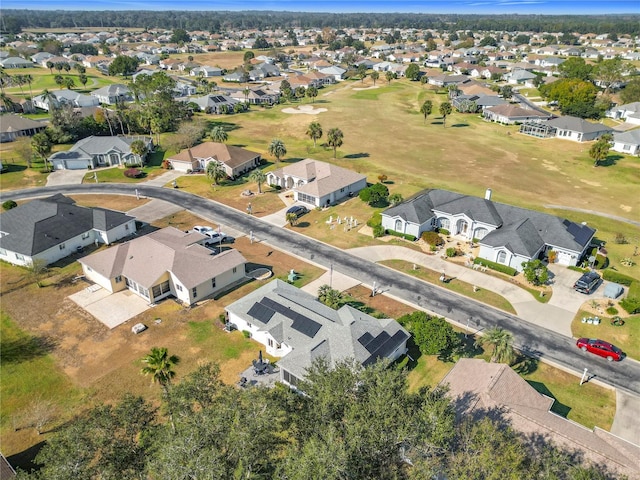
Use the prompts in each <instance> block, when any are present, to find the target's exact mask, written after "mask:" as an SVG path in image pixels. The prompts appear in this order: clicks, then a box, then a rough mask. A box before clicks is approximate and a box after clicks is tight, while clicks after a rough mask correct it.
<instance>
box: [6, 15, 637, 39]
mask: <svg viewBox="0 0 640 480" xmlns="http://www.w3.org/2000/svg"><path fill="white" fill-rule="evenodd" d="M2 17H3V18H2V21H1V22H0V29H1V30H2V32H4V33H13V34H15V33H19V32H20V31H21V30H22V29H24V28H77V27H100V28H105V27H110V28H114V27H115V28H118V27H120V28H141V27H142V28H150V29H152V28H163V29H174V28H179V29H184V30H187V31H190V30H205V31H210V32H220V31H221V30H223V29H226V30H228V29H259V30H263V29H270V28H284V29H289V28H324V27H338V26H339V27H340V28H360V29H363V30H366V29H370V28H383V27H386V28H400V29H402V28H417V29H435V30H439V31H451V32H453V31H459V30H474V31H475V30H480V31H489V30H496V31H510V32H515V31H526V32H578V33H589V32H592V33H610V32H615V33H616V34H617V35H621V34H630V35H637V34H640V15H637V14H632V13H630V14H620V15H580V16H577V15H556V16H554V15H515V14H510V15H457V14H409V13H340V14H336V13H326V12H316V13H310V12H271V11H243V12H224V11H222V12H216V11H204V12H203V11H200V12H197V11H115V10H113V11H111V10H110V11H67V10H57V11H55V12H52V11H46V10H15V9H6V10H3V15H2Z"/></svg>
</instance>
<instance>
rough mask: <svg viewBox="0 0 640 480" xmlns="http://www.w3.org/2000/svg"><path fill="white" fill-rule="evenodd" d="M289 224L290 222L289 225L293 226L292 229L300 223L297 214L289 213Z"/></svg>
mask: <svg viewBox="0 0 640 480" xmlns="http://www.w3.org/2000/svg"><path fill="white" fill-rule="evenodd" d="M285 218H286V219H287V222H289V225H291V226H292V227H293V226H294V225H295V224H296V223H298V215H296V214H295V213H287V215H286V217H285Z"/></svg>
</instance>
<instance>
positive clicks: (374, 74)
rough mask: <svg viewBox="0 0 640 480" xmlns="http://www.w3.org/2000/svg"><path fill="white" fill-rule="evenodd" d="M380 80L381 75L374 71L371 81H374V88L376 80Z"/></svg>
mask: <svg viewBox="0 0 640 480" xmlns="http://www.w3.org/2000/svg"><path fill="white" fill-rule="evenodd" d="M379 78H380V74H379V73H378V72H377V71H376V70H374V71H373V72H371V80H373V86H374V87H375V86H376V80H378V79H379Z"/></svg>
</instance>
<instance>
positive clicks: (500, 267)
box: [473, 258, 518, 277]
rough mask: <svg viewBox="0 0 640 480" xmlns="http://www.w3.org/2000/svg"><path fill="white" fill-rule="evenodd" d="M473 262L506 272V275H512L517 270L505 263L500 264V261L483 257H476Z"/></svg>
mask: <svg viewBox="0 0 640 480" xmlns="http://www.w3.org/2000/svg"><path fill="white" fill-rule="evenodd" d="M473 263H475V264H478V265H484V266H485V267H488V268H490V269H491V270H495V271H496V272H501V273H506V274H507V275H509V276H511V277H513V276H515V275H516V273H518V271H517V270H516V269H515V268H513V267H509V266H507V265H502V264H501V263H496V262H491V261H489V260H486V259H484V258H476V259H475V260H474V261H473Z"/></svg>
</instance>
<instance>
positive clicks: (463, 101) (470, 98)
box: [451, 94, 507, 112]
mask: <svg viewBox="0 0 640 480" xmlns="http://www.w3.org/2000/svg"><path fill="white" fill-rule="evenodd" d="M506 104H507V101H506V100H505V99H503V98H500V97H499V96H497V95H482V94H480V95H464V94H462V95H457V96H455V97H453V98H451V105H453V108H455V109H456V110H458V111H462V112H470V111H473V112H478V111H483V110H484V109H485V108H489V107H495V106H496V105H506ZM472 105H475V109H472V108H470V106H472Z"/></svg>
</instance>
